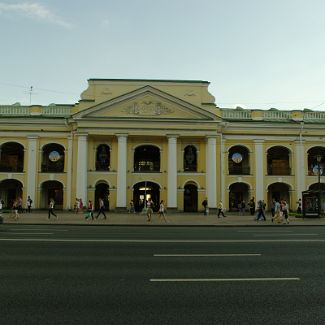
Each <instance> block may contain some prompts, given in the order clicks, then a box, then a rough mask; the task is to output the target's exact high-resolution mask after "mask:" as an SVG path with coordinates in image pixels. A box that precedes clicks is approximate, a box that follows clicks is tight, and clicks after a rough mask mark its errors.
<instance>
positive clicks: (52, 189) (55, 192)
mask: <svg viewBox="0 0 325 325" xmlns="http://www.w3.org/2000/svg"><path fill="white" fill-rule="evenodd" d="M50 199H54V202H55V208H56V209H63V185H62V183H60V182H58V181H46V182H44V183H43V184H42V191H41V207H42V208H44V209H45V208H47V207H48V204H49V202H50Z"/></svg>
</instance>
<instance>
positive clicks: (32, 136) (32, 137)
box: [27, 134, 39, 140]
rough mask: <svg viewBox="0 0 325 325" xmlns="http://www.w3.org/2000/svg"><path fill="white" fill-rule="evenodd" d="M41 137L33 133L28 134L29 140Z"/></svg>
mask: <svg viewBox="0 0 325 325" xmlns="http://www.w3.org/2000/svg"><path fill="white" fill-rule="evenodd" d="M38 138H39V136H38V135H34V134H31V135H28V136H27V139H28V140H37V139H38Z"/></svg>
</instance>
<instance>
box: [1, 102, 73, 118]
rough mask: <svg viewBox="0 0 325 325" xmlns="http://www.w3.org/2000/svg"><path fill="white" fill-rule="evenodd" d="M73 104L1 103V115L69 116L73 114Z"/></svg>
mask: <svg viewBox="0 0 325 325" xmlns="http://www.w3.org/2000/svg"><path fill="white" fill-rule="evenodd" d="M72 107H73V106H72V105H54V104H52V105H49V106H40V105H31V106H22V105H0V117H5V116H7V117H20V116H21V117H36V116H43V117H69V116H71V114H72Z"/></svg>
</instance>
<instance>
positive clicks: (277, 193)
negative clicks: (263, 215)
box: [268, 183, 290, 209]
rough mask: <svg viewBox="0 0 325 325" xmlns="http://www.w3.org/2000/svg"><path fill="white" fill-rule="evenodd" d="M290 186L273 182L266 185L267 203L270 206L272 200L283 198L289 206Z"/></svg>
mask: <svg viewBox="0 0 325 325" xmlns="http://www.w3.org/2000/svg"><path fill="white" fill-rule="evenodd" d="M289 192H290V186H289V185H287V184H285V183H273V184H271V185H269V187H268V205H269V209H271V207H272V200H273V199H277V200H278V201H280V200H285V201H287V203H288V204H289V206H290V195H289Z"/></svg>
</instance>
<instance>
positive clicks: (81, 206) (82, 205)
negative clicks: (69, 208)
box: [79, 198, 84, 212]
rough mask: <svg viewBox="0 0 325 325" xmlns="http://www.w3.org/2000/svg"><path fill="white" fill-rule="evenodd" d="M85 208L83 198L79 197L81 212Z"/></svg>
mask: <svg viewBox="0 0 325 325" xmlns="http://www.w3.org/2000/svg"><path fill="white" fill-rule="evenodd" d="M83 208H84V203H83V202H82V198H80V199H79V209H80V211H81V212H82V210H83Z"/></svg>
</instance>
